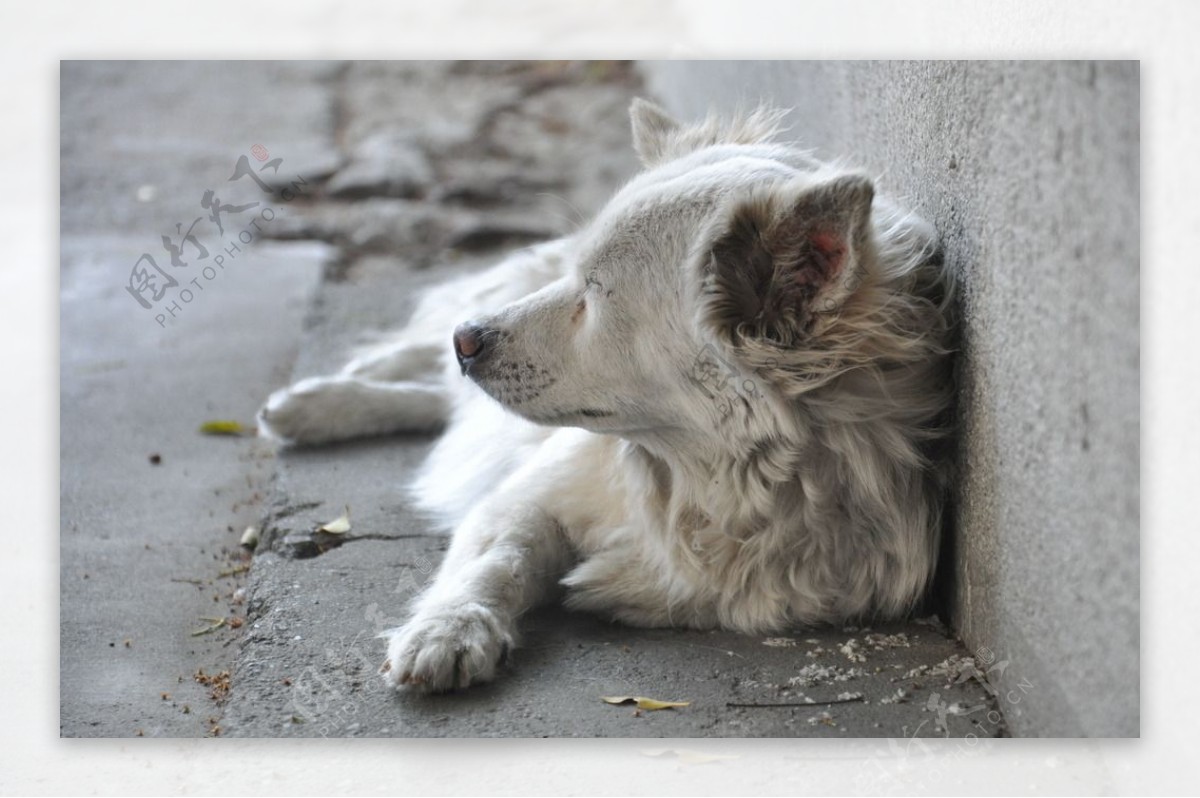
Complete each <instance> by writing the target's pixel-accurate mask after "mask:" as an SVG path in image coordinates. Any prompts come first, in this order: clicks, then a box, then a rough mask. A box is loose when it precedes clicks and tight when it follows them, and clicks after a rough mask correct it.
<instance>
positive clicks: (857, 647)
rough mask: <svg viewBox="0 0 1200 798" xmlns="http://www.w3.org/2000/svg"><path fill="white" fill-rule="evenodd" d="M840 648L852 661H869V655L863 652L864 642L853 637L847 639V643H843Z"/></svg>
mask: <svg viewBox="0 0 1200 798" xmlns="http://www.w3.org/2000/svg"><path fill="white" fill-rule="evenodd" d="M839 650H840V651H841V652H842V653H843V654H845V655H846V659H848V660H850V661H851V662H866V661H867V655H866V654H864V653H862V644H861V643H859V642H858V640H857V639H855V638H853V637H852V638H850V639H849V640H847V641H846V642H845V643H842V645H841V648H840V649H839Z"/></svg>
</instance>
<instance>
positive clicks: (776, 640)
mask: <svg viewBox="0 0 1200 798" xmlns="http://www.w3.org/2000/svg"><path fill="white" fill-rule="evenodd" d="M763 645H764V646H770V647H771V648H790V647H792V646H794V645H796V640H795V638H791V637H768V638H767V639H766V640H764V641H763Z"/></svg>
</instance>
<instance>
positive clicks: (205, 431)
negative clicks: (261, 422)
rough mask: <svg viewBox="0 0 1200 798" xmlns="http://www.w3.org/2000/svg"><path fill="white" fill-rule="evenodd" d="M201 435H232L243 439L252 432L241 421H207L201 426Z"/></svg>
mask: <svg viewBox="0 0 1200 798" xmlns="http://www.w3.org/2000/svg"><path fill="white" fill-rule="evenodd" d="M200 433H201V434H202V435H231V436H235V437H243V436H247V435H250V431H249V430H248V429H247V428H246V427H245V426H244V425H243V424H242V423H241V422H240V421H226V420H221V421H205V422H204V423H203V424H201V425H200Z"/></svg>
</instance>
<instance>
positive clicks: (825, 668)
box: [788, 662, 867, 687]
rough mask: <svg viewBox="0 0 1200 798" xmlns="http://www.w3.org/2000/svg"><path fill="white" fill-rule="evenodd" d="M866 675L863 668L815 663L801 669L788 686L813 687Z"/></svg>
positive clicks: (789, 681)
mask: <svg viewBox="0 0 1200 798" xmlns="http://www.w3.org/2000/svg"><path fill="white" fill-rule="evenodd" d="M866 675H867V672H866V671H865V670H863V669H862V668H853V667H851V668H843V667H841V666H839V665H819V664H817V663H815V662H814V663H813V664H812V665H805V666H804V667H803V668H801V669H800V672H799V673H797V674H796V675H795V676H793V677H792V678H790V679H788V684H789V685H791V686H793V687H812V686H813V685H818V684H829V683H831V682H847V681H849V680H851V679H858V678H861V677H863V676H866Z"/></svg>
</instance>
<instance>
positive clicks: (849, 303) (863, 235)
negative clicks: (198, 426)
mask: <svg viewBox="0 0 1200 798" xmlns="http://www.w3.org/2000/svg"><path fill="white" fill-rule="evenodd" d="M631 115H632V118H633V138H634V146H635V148H636V149H637V151H638V153H639V155H640V156H641V159H642V161H643V163H644V164H645V167H646V168H645V170H644V171H643V172H642V173H641V174H639V175H638V176H637V177H635V178H634V179H633V180H632V181H630V182H629V184H628V185H626V186H625V187H624V188H623V189H621V190H620V191H619V192H618V193H617V195H616V196H615V197H614V198H613V199H612V200H611V201H610V202H609V204H608V205H607V207H605V209H604V210H603V211H602V212H601V213H600V215H599V216H598V217H597V218H596V219H595V220H594V221H593V222H592V223H591V224H589V225H588V226H587V227H586V228H584V229H583V230H581V231H580V232H578V233H577V234H575V235H572V236H570V237H568V238H564V239H561V240H557V241H554V242H551V243H548V244H544V245H541V246H536V247H533V248H531V249H528V250H524V251H522V252H519V253H517V254H515V255H513V256H512V257H510V258H509V259H508V260H505V261H504V262H502V263H500V264H499V265H498V266H496V267H494V268H493V269H491V270H490V271H487V272H485V273H482V274H478V275H475V276H471V277H469V278H466V279H462V280H459V281H456V282H454V283H452V284H447V285H445V286H443V287H441V288H439V289H437V290H435V291H433V292H432V293H431V294H429V295H428V296H427V297H426V298H425V299H424V301H423V302H422V304H421V306H420V307H419V309H418V310H417V312H416V313H415V315H414V317H413V319H412V320H411V322H410V324H409V326H408V327H407V328H406V329H405V330H404V331H403V332H402V333H400V335H399V337H398V339H397V340H396V342H395V343H394V344H392V345H390V346H388V347H386V348H384V349H381V350H379V351H377V352H376V353H374V354H372V355H371V356H368V357H365V358H361V359H358V360H356V361H354V362H352V363H350V365H349V366H347V367H346V369H345V370H344V371H343V372H342V373H341V374H338V375H336V376H332V377H328V378H318V379H312V380H305V381H303V382H300V383H298V384H296V385H295V386H293V387H292V388H289V389H287V390H284V391H280V392H278V393H276V394H275V395H273V396H272V397H271V399H270V401H269V402H268V403H267V406H266V407H265V408H264V410H263V411H262V413H261V416H260V423H261V425H262V427H263V429H264V431H265V432H267V433H268V434H271V435H274V436H275V437H277V438H280V439H282V440H284V441H286V442H290V443H296V444H312V443H320V442H324V441H332V440H338V439H344V438H349V437H354V436H362V435H374V434H380V433H387V432H395V431H399V430H424V429H434V428H437V427H441V426H442V425H445V428H446V429H445V434H444V435H443V436H442V438H441V439H440V441H439V442H438V444H437V446H436V448H435V449H434V450H433V452H432V453H431V455H430V457H429V459H428V462H427V463H426V464H425V465H424V467H423V470H422V471H421V473H420V474H419V476H418V477H417V479H416V481H415V484H414V485H413V492H414V496H415V499H416V501H417V503H418V504H419V506H420V507H421V508H423V509H425V510H427V511H429V512H431V513H433V514H434V515H435V516H436V517H437V518H438V519H440V520H441V521H443V522H444V523H445V524H446V525H447V526H448V527H452V528H453V530H454V536H453V541H452V543H451V545H450V548H449V551H448V553H447V555H446V558H445V560H444V562H443V563H442V565H441V569H440V571H439V573H438V575H437V577H436V579H435V580H434V583H433V585H432V586H431V587H430V588H429V589H428V590H427V591H426V592H425V593H424V595H422V596H420V597H419V599H418V600H417V601H416V603H415V605H414V607H413V610H412V615H411V619H410V620H409V621H408V623H407V624H406V625H405V626H403V627H402V628H400V629H396V630H393V631H391V632H389V633H388V636H389V646H388V652H387V659H386V661H385V662H384V664H383V668H382V671H383V673H384V675H385V678H386V679H387V680H388V682H389V683H390V684H392V685H396V686H401V685H411V686H417V687H419V688H420V689H425V690H433V691H440V690H447V689H452V688H456V687H466V686H467V685H469V684H471V683H475V682H482V681H486V680H489V679H491V678H493V677H494V676H495V674H496V669H497V666H498V664H499V663H500V662H502V660H503V659H504V658H505V656H506V654H507V652H508V650H509V649H510V648H511V647H512V646H513V645H514V643H515V641H516V637H517V619H518V618H519V617H520V616H521V614H522V613H524V612H525V611H526V610H528V609H530V608H531V607H533V606H534V605H536V604H537V603H538V602H539V601H541V600H542V599H543V598H544V597H546V596H548V595H549V594H550V593H551V592H552V590H553V588H554V587H555V585H556V583H561V584H562V585H565V586H566V588H567V598H566V601H567V603H568V605H569V606H571V607H574V608H580V609H587V610H591V611H595V612H598V613H602V614H604V615H606V616H608V617H610V618H615V619H619V620H620V621H623V622H625V623H629V624H633V625H637V626H686V627H697V628H712V627H720V628H725V629H733V630H738V631H742V632H748V633H763V632H769V631H773V630H780V629H783V628H785V627H787V626H790V625H795V624H819V623H827V622H835V623H836V622H843V621H847V620H851V619H858V618H865V617H874V618H886V617H895V616H899V615H902V614H904V613H906V612H908V611H909V610H911V609H912V608H913V607H914V605H915V604H916V603H917V602H918V601H919V600H920V599H921V597H922V596H923V594H924V593H925V591H926V589H927V586H928V584H929V582H930V578H931V575H932V572H933V568H934V564H935V560H936V556H937V551H938V541H939V529H940V525H941V514H942V509H943V504H944V494H945V491H946V482H947V478H948V467H947V459H946V457H945V455H944V450H945V448H946V447H945V446H944V444H945V442H946V433H947V428H946V427H947V419H948V417H949V410H950V405H951V398H952V395H953V386H952V381H951V368H950V366H951V362H950V357H949V336H950V334H951V320H950V315H949V310H948V308H949V302H950V294H951V284H950V281H949V280H948V277H947V275H946V273H945V272H944V270H943V268H942V266H941V259H940V257H939V256H938V247H937V244H936V238H935V234H934V232H933V230H932V228H931V227H930V226H929V225H928V224H927V223H925V222H923V221H921V220H920V219H918V218H916V217H915V216H913V215H912V214H909V213H903V212H901V211H899V210H898V209H896V208H895V207H894V206H893V205H891V204H890V203H888V202H886V201H884V200H882V199H881V198H880V197H877V196H875V193H874V189H873V186H872V183H871V181H870V180H869V179H868V178H867V177H864V176H863V175H861V174H859V173H856V172H850V171H846V170H844V169H840V168H836V167H833V166H830V165H827V164H822V163H819V162H817V161H815V160H813V159H812V158H810V157H809V156H808V155H807V154H806V153H804V152H801V151H799V150H796V149H794V148H791V147H787V146H782V145H779V144H774V143H771V139H772V138H773V137H774V135H775V134H776V133H777V132H778V128H779V120H780V118H781V114H780V113H778V112H775V111H768V110H764V109H760V110H758V111H756V112H754V113H752V114H749V115H745V116H741V117H739V118H737V119H734V120H730V121H728V122H726V123H722V122H721V121H720V120H718V119H715V118H710V119H708V120H707V121H705V122H703V123H701V124H699V125H694V126H682V125H680V124H679V123H677V122H675V121H674V120H672V119H671V118H670V117H668V116H667V115H666V114H665V113H664V112H663V111H662V110H661V109H659V108H657V107H656V106H654V105H652V104H650V103H647V102H644V101H641V100H638V101H635V102H634V104H633V107H632V109H631ZM467 319H470V321H465V320H467ZM455 322H464V323H461V324H459V325H458V326H457V328H455V329H453V332H452V327H453V325H454V323H455ZM451 344H452V346H451ZM452 353H453V354H452ZM464 375H465V377H464Z"/></svg>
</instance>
